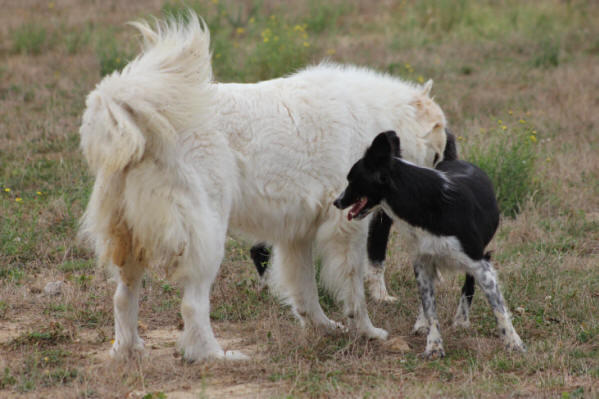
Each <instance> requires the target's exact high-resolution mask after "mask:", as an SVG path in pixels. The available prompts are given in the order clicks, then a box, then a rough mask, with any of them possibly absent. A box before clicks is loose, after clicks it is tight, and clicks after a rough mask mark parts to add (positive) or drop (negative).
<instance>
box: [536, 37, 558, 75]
mask: <svg viewBox="0 0 599 399" xmlns="http://www.w3.org/2000/svg"><path fill="white" fill-rule="evenodd" d="M559 51H560V46H559V43H557V42H556V41H555V40H550V39H545V40H543V41H542V42H541V43H540V48H539V50H538V52H537V53H536V54H535V56H534V58H533V60H532V64H533V66H534V67H535V68H555V67H556V66H558V65H559Z"/></svg>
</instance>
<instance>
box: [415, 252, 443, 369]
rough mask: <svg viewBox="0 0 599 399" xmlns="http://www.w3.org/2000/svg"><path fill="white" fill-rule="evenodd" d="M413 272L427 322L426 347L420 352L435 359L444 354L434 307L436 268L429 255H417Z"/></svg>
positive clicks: (427, 357)
mask: <svg viewBox="0 0 599 399" xmlns="http://www.w3.org/2000/svg"><path fill="white" fill-rule="evenodd" d="M414 274H415V275H416V281H417V282H418V289H419V291H420V300H421V301H422V311H423V314H424V317H425V318H426V321H427V323H428V326H429V329H428V335H427V337H426V349H425V350H424V353H423V354H422V356H423V357H425V358H426V359H435V358H439V357H443V356H445V351H444V350H443V338H442V337H441V332H440V328H439V320H438V319H437V311H436V309H435V276H436V270H435V266H434V264H433V263H432V260H431V259H430V257H422V256H421V257H418V258H417V259H416V260H415V261H414Z"/></svg>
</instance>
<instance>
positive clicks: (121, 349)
mask: <svg viewBox="0 0 599 399" xmlns="http://www.w3.org/2000/svg"><path fill="white" fill-rule="evenodd" d="M109 355H110V357H111V358H112V359H114V360H119V361H121V360H128V359H134V358H138V357H142V356H144V355H145V351H144V341H143V340H142V339H141V338H139V337H137V338H136V339H135V341H134V343H133V344H130V345H124V344H121V343H120V341H119V340H115V341H114V343H113V344H112V348H110V352H109Z"/></svg>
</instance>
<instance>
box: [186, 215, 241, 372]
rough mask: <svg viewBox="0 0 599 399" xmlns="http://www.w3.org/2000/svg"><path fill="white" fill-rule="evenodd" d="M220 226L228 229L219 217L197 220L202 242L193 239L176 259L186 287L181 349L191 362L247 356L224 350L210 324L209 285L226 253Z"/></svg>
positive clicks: (237, 358)
mask: <svg viewBox="0 0 599 399" xmlns="http://www.w3.org/2000/svg"><path fill="white" fill-rule="evenodd" d="M207 226H210V230H209V228H208V227H207ZM219 226H220V227H221V228H222V227H223V226H224V228H226V223H223V221H222V220H218V219H217V218H214V219H213V220H212V221H205V224H202V223H199V222H198V223H196V224H195V225H194V228H195V232H196V233H197V234H198V235H199V236H200V237H202V243H201V244H196V242H195V241H191V240H190V241H189V242H190V245H189V246H188V247H187V248H186V249H185V252H184V253H183V254H182V256H181V257H180V259H179V260H178V261H177V262H178V264H177V269H178V270H180V271H181V272H182V274H180V276H179V281H181V282H182V285H183V290H184V291H183V298H182V300H181V315H182V316H183V321H184V323H185V327H184V329H183V332H182V334H181V336H180V337H179V341H178V348H179V349H180V350H181V351H182V352H183V358H184V359H185V360H187V361H190V362H193V361H200V360H205V359H210V358H215V359H227V360H244V359H247V356H246V355H244V354H242V353H241V352H237V351H226V352H225V351H223V349H222V348H221V346H220V345H219V343H218V341H217V340H216V338H215V336H214V332H213V330H212V326H211V323H210V288H211V287H212V283H213V282H214V279H215V278H216V275H217V273H218V269H219V267H220V264H221V262H222V259H223V257H224V254H225V240H226V230H224V228H223V229H222V230H217V229H218V227H219ZM208 231H209V233H208Z"/></svg>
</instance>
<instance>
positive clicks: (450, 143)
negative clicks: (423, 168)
mask: <svg viewBox="0 0 599 399" xmlns="http://www.w3.org/2000/svg"><path fill="white" fill-rule="evenodd" d="M445 136H446V141H445V151H443V160H444V161H455V160H456V159H458V147H457V146H456V143H455V136H454V135H453V133H451V131H450V130H449V129H447V128H445Z"/></svg>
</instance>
